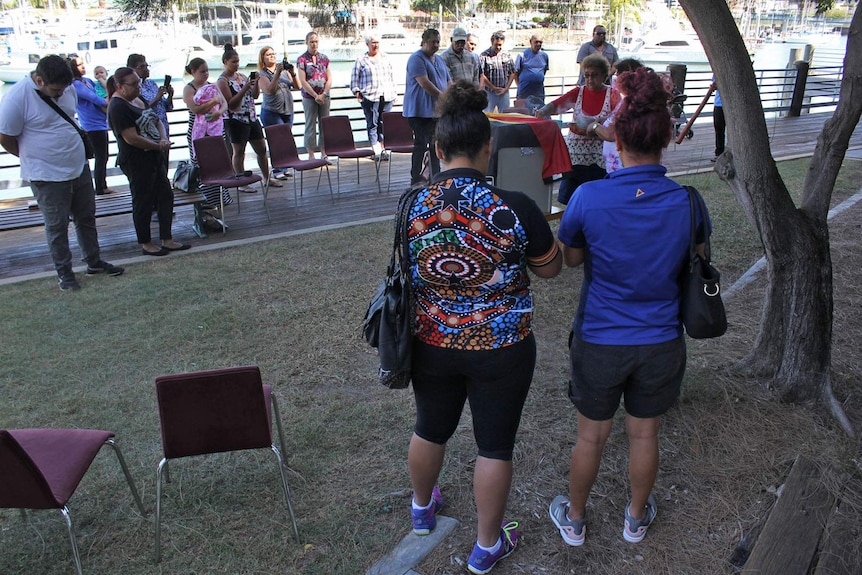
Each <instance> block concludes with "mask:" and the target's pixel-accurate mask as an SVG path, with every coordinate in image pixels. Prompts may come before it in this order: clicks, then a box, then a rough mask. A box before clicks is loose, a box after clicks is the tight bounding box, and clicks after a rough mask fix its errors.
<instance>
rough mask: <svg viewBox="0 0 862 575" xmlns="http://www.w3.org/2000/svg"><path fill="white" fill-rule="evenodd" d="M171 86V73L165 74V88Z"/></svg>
mask: <svg viewBox="0 0 862 575" xmlns="http://www.w3.org/2000/svg"><path fill="white" fill-rule="evenodd" d="M170 86H171V75H170V74H165V90H167V89H168V88H169V87H170Z"/></svg>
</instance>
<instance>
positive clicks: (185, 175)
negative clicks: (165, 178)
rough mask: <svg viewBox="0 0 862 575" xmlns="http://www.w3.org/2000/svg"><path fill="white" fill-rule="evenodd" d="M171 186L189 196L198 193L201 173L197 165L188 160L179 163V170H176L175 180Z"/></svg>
mask: <svg viewBox="0 0 862 575" xmlns="http://www.w3.org/2000/svg"><path fill="white" fill-rule="evenodd" d="M171 184H172V185H173V187H174V189H175V190H179V191H181V192H186V193H188V194H194V193H197V191H198V186H199V185H200V173H199V170H198V166H197V164H195V163H193V162H189V161H187V160H180V161H179V162H177V169H176V170H174V179H173V181H172V182H171Z"/></svg>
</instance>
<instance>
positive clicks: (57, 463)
mask: <svg viewBox="0 0 862 575" xmlns="http://www.w3.org/2000/svg"><path fill="white" fill-rule="evenodd" d="M113 437H114V434H113V433H112V432H110V431H101V430H96V429H3V430H0V508H3V509H20V510H21V511H22V513H23V512H24V510H26V509H59V510H60V513H61V514H62V515H63V518H64V519H65V520H66V527H67V528H68V530H69V540H70V541H71V544H72V557H73V559H74V561H75V568H76V570H77V572H78V575H82V573H83V569H82V567H81V556H80V554H79V553H78V543H77V540H76V538H75V531H74V529H73V527H72V516H71V514H70V513H69V508H68V507H67V506H66V503H67V502H68V501H69V499H70V498H71V497H72V495H73V494H74V493H75V490H76V489H77V488H78V484H79V483H80V482H81V480H82V479H83V478H84V475H85V474H86V473H87V470H88V469H89V468H90V464H91V463H92V462H93V459H95V457H96V454H97V453H98V452H99V450H100V449H101V448H102V446H103V445H110V446H111V447H112V448H113V450H114V453H116V454H117V459H118V460H119V462H120V467H122V469H123V474H125V476H126V482H127V483H128V484H129V489H131V490H132V496H133V497H134V499H135V503H136V504H137V506H138V509H139V510H140V511H141V515H146V512H145V511H144V506H143V504H142V503H141V498H140V497H139V496H138V490H137V489H135V483H134V481H132V476H131V474H130V473H129V469H128V467H126V462H125V460H124V459H123V454H122V452H121V451H120V448H119V446H118V445H117V444H116V443H115V442H114V440H113V439H112V438H113ZM25 518H26V515H25Z"/></svg>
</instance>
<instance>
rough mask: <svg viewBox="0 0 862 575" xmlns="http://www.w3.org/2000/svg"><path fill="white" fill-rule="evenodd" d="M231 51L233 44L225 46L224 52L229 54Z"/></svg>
mask: <svg viewBox="0 0 862 575" xmlns="http://www.w3.org/2000/svg"><path fill="white" fill-rule="evenodd" d="M229 50H233V44H231V43H230V42H228V43H226V44H225V45H224V51H225V52H227V51H229Z"/></svg>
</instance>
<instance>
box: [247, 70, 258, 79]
mask: <svg viewBox="0 0 862 575" xmlns="http://www.w3.org/2000/svg"><path fill="white" fill-rule="evenodd" d="M248 79H249V81H254V80H257V72H251V73H250V74H249V75H248Z"/></svg>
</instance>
